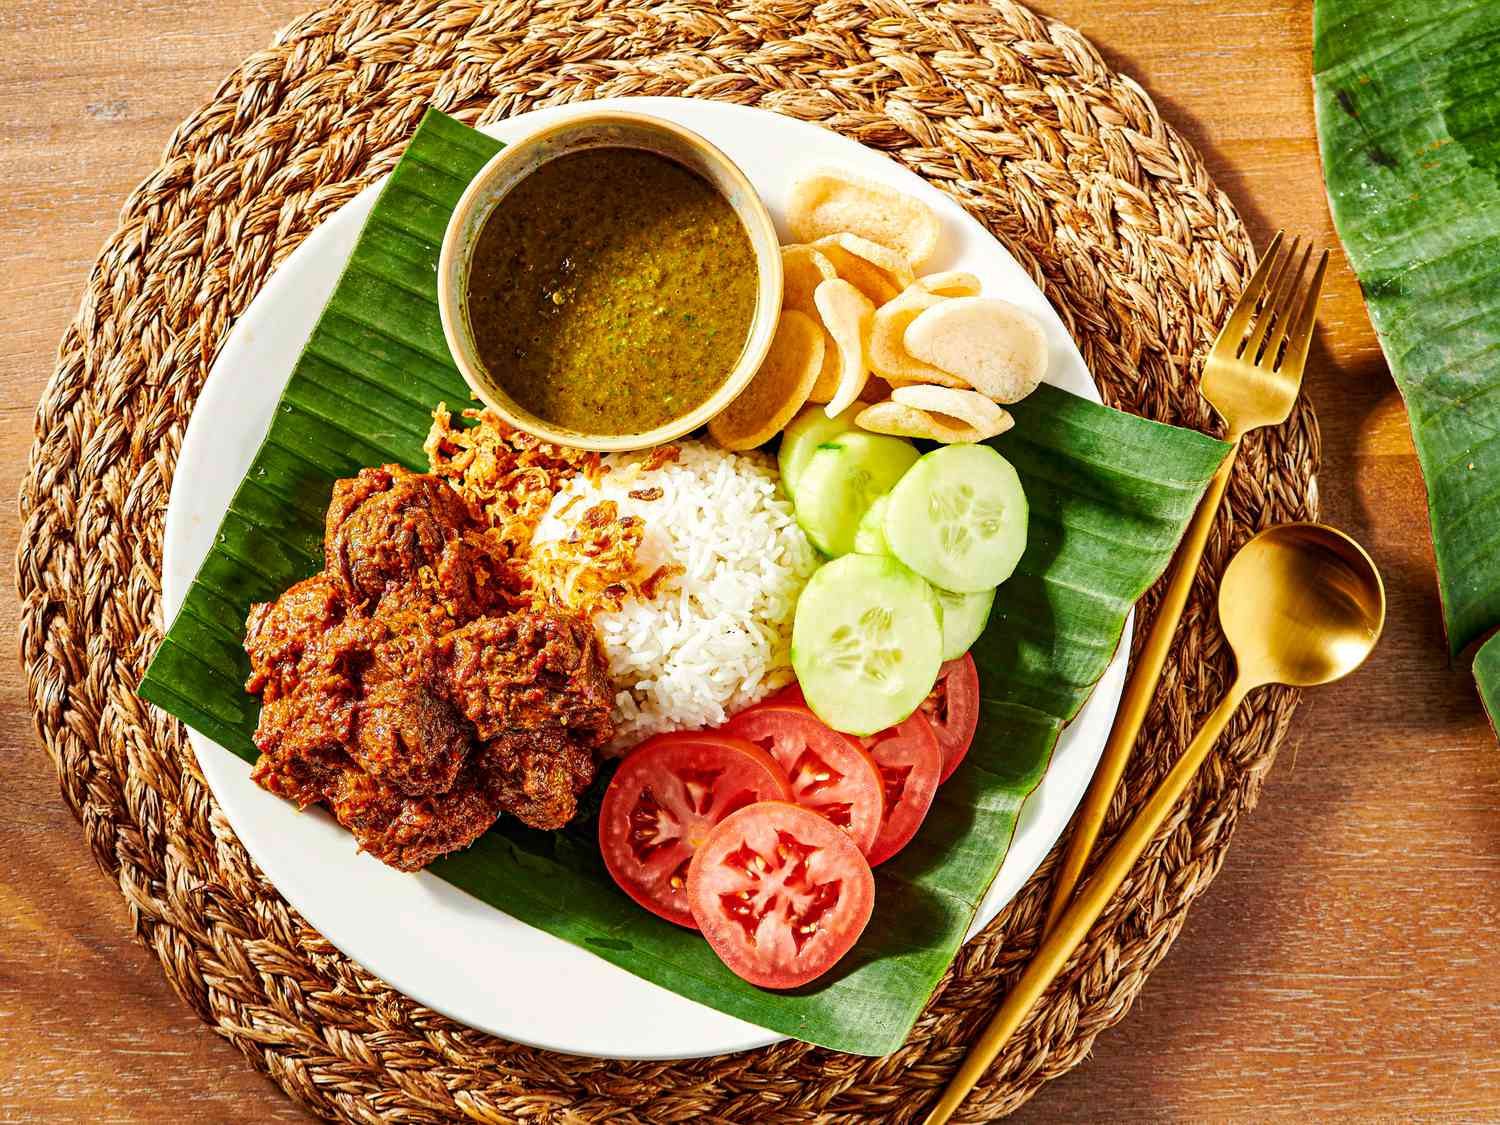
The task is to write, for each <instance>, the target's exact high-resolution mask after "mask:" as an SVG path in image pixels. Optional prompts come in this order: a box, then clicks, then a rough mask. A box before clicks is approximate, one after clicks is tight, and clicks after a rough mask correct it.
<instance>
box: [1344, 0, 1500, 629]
mask: <svg viewBox="0 0 1500 1125" xmlns="http://www.w3.org/2000/svg"><path fill="white" fill-rule="evenodd" d="M1314 35H1315V45H1314V70H1315V77H1314V84H1315V87H1316V98H1317V118H1318V137H1319V141H1320V144H1321V147H1322V153H1323V169H1324V173H1325V175H1326V177H1327V185H1328V198H1329V203H1330V205H1331V207H1332V210H1333V218H1334V222H1335V223H1336V224H1337V226H1338V231H1339V236H1340V238H1341V239H1342V240H1343V243H1344V248H1345V250H1346V251H1347V252H1348V255H1349V261H1350V263H1351V264H1352V265H1353V266H1354V270H1355V272H1356V273H1357V274H1358V275H1359V280H1360V285H1361V286H1362V287H1363V289H1364V294H1365V301H1366V303H1367V304H1368V306H1369V310H1370V319H1371V321H1372V322H1373V323H1374V325H1375V330H1376V332H1377V333H1378V334H1379V337H1380V345H1381V347H1382V348H1383V349H1384V351H1385V355H1386V359H1387V360H1388V361H1389V362H1390V366H1391V372H1392V374H1393V375H1394V376H1395V379H1396V385H1397V386H1398V387H1399V388H1400V390H1401V394H1402V396H1403V397H1404V399H1405V401H1406V407H1407V412H1408V414H1409V416H1410V419H1411V432H1412V439H1413V441H1414V442H1415V445H1416V449H1417V457H1418V459H1419V461H1420V462H1421V466H1422V474H1423V477H1424V478H1425V481H1426V485H1427V503H1428V517H1429V522H1430V526H1431V531H1432V544H1433V554H1434V556H1435V558H1436V561H1437V571H1438V588H1439V591H1440V593H1441V596H1442V602H1443V613H1444V620H1445V624H1446V628H1447V633H1448V645H1449V649H1450V654H1451V656H1454V657H1456V656H1458V655H1459V654H1460V653H1461V652H1463V651H1464V650H1465V649H1466V648H1468V646H1469V645H1471V644H1472V643H1473V642H1474V641H1476V640H1478V639H1479V638H1480V637H1482V636H1483V635H1484V634H1486V633H1487V632H1489V631H1490V630H1491V629H1493V628H1494V627H1495V626H1496V625H1497V624H1500V518H1497V508H1500V184H1497V181H1496V177H1497V176H1500V4H1496V3H1494V2H1493V0H1318V4H1317V9H1316V16H1315V20H1314Z"/></svg>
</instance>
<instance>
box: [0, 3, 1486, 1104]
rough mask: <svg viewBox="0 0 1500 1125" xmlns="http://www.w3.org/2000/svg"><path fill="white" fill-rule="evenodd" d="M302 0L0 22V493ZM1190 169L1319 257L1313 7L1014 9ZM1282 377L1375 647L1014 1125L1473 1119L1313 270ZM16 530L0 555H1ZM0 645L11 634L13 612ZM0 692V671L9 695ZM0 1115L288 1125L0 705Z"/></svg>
mask: <svg viewBox="0 0 1500 1125" xmlns="http://www.w3.org/2000/svg"><path fill="white" fill-rule="evenodd" d="M305 3H306V0H217V2H213V3H209V2H203V0H198V2H186V3H179V2H175V0H121V2H118V3H114V4H110V5H98V4H88V3H84V2H83V0H5V3H4V4H3V5H0V122H3V128H0V137H3V141H0V177H3V182H4V183H5V185H6V192H5V195H4V197H3V202H0V246H3V247H4V254H5V257H6V274H5V276H6V279H7V281H8V282H9V284H8V285H7V287H6V293H5V298H4V301H3V304H0V329H3V331H0V451H3V454H4V456H3V458H0V490H3V491H4V492H5V494H6V495H11V496H14V495H15V493H16V490H17V488H18V484H19V479H20V474H21V472H22V471H23V469H24V463H25V456H26V450H27V447H28V445H29V443H30V440H31V418H32V411H33V407H34V405H35V403H36V400H37V398H38V397H39V395H40V394H41V391H42V387H43V385H44V383H45V381H46V379H47V376H48V375H49V373H50V370H51V365H52V359H53V354H54V350H55V347H56V342H57V340H58V339H59V337H60V336H61V334H62V330H63V327H64V325H65V323H66V322H67V320H68V318H69V317H70V316H71V314H72V312H73V309H74V307H75V304H76V301H77V297H78V294H79V292H80V290H81V286H82V282H83V279H84V277H85V275H86V272H87V270H88V267H89V265H90V263H91V262H92V260H93V257H94V255H95V253H96V251H97V249H98V247H99V245H100V244H101V243H102V241H103V239H104V238H105V236H106V235H107V233H108V232H109V230H110V229H111V227H112V225H113V222H114V218H115V214H116V211H117V208H118V206H119V203H120V201H121V200H122V199H123V198H124V196H125V194H126V193H127V191H128V190H129V189H130V188H131V187H132V186H133V185H134V184H135V183H136V181H137V180H139V179H140V178H141V177H142V176H143V175H145V173H146V172H147V171H148V170H149V169H150V168H151V167H152V166H153V164H154V163H155V160H156V155H157V153H158V151H159V149H160V147H161V146H162V144H163V143H164V142H165V140H166V138H167V135H168V134H169V132H170V131H171V129H172V127H173V126H174V125H175V124H176V123H177V122H178V121H179V120H181V119H182V118H183V117H184V116H185V115H186V114H187V113H188V112H189V111H190V110H191V109H192V108H194V107H195V106H196V105H197V104H199V103H200V102H201V101H202V100H204V99H205V98H206V97H207V96H208V94H209V93H210V92H211V91H212V89H213V87H214V86H215V84H216V83H217V82H218V80H219V78H220V76H222V75H223V74H224V73H225V72H226V71H227V70H228V69H229V68H230V67H231V66H233V65H234V64H235V63H237V62H238V61H239V60H240V59H241V58H243V57H244V56H245V55H247V54H249V53H250V52H251V51H253V50H255V49H256V48H257V47H259V46H260V45H262V44H263V43H265V42H266V41H267V39H268V38H269V36H270V35H271V34H272V32H273V30H274V29H275V28H276V27H278V26H280V25H281V24H283V23H285V22H286V21H287V20H289V19H290V18H291V17H292V16H293V15H295V14H297V12H299V11H300V10H301V9H302V8H303V7H304V6H305ZM1034 6H1035V7H1037V8H1039V9H1040V10H1042V11H1044V12H1046V13H1048V14H1051V15H1055V16H1057V17H1058V18H1060V19H1063V20H1065V21H1067V22H1069V23H1071V24H1073V25H1074V26H1076V27H1079V28H1080V29H1082V30H1083V31H1084V32H1085V33H1086V34H1087V35H1089V36H1090V38H1092V39H1093V41H1094V42H1095V43H1096V44H1097V45H1098V46H1099V47H1100V48H1101V49H1102V50H1103V52H1104V53H1105V56H1106V57H1107V58H1108V59H1109V61H1110V62H1111V63H1112V64H1113V65H1115V66H1116V67H1118V68H1119V69H1121V70H1123V71H1125V72H1126V73H1129V74H1131V75H1133V76H1134V77H1136V78H1137V79H1138V80H1139V81H1140V82H1141V83H1142V85H1143V86H1144V87H1145V88H1146V89H1147V90H1148V91H1150V93H1151V94H1152V96H1153V97H1154V98H1155V99H1156V101H1157V102H1158V104H1159V105H1160V106H1161V107H1162V109H1163V111H1164V113H1165V114H1166V115H1167V117H1168V118H1169V119H1170V120H1172V121H1173V123H1174V124H1176V126H1177V127H1178V128H1179V129H1181V130H1182V131H1183V132H1184V133H1185V134H1186V135H1187V136H1188V137H1189V138H1190V139H1192V140H1193V141H1194V143H1196V144H1197V145H1198V146H1199V148H1200V149H1201V150H1202V151H1203V153H1204V154H1205V156H1206V157H1207V159H1208V162H1209V166H1210V169H1211V171H1212V172H1213V174H1214V176H1215V177H1216V179H1217V180H1218V182H1219V183H1220V184H1221V185H1222V186H1223V187H1224V188H1225V189H1226V190H1228V191H1229V193H1230V194H1231V196H1232V197H1233V198H1234V199H1235V201H1236V203H1237V204H1238V205H1239V207H1240V210H1241V213H1242V214H1243V215H1244V216H1245V219H1246V221H1247V222H1248V223H1249V224H1250V227H1251V230H1252V233H1253V234H1254V235H1255V237H1256V240H1257V241H1258V242H1264V241H1265V239H1266V238H1267V237H1269V235H1270V233H1271V232H1272V231H1273V230H1274V229H1275V228H1276V227H1279V226H1284V227H1286V228H1287V229H1288V230H1293V231H1298V232H1301V233H1304V234H1309V235H1311V236H1313V237H1314V238H1316V239H1318V240H1319V241H1320V242H1322V243H1325V244H1328V245H1335V244H1336V240H1335V237H1334V233H1333V229H1332V225H1331V223H1330V221H1329V217H1328V211H1327V206H1326V203H1325V200H1324V197H1323V190H1322V186H1321V180H1320V174H1319V166H1318V156H1317V145H1316V141H1315V138H1314V132H1313V116H1312V103H1311V86H1310V82H1311V78H1310V74H1309V58H1310V38H1311V30H1310V22H1311V12H1310V4H1308V3H1305V2H1300V3H1299V2H1297V0H1262V3H1260V4H1258V5H1254V6H1250V5H1239V4H1230V3H1227V2H1219V3H1210V2H1206V0H1172V2H1168V0H1038V2H1037V3H1036V4H1035V5H1034ZM1335 263H1336V268H1335V270H1334V272H1333V275H1332V279H1331V286H1330V291H1329V293H1328V296H1327V298H1326V299H1325V302H1324V305H1323V309H1322V316H1321V321H1320V324H1321V329H1320V336H1319V339H1318V342H1317V345H1316V349H1315V353H1314V360H1313V363H1312V367H1311V372H1310V375H1309V378H1308V393H1309V394H1310V395H1311V396H1312V397H1313V400H1314V402H1315V403H1316V405H1317V408H1318V413H1319V417H1320V419H1321V421H1322V427H1323V438H1324V454H1325V456H1324V467H1323V471H1322V474H1321V476H1320V485H1321V490H1322V496H1323V510H1324V514H1325V518H1327V519H1328V520H1330V521H1331V522H1334V523H1337V524H1338V525H1340V526H1342V527H1344V528H1346V529H1348V530H1349V531H1351V532H1352V533H1353V534H1355V535H1356V536H1358V537H1359V538H1360V539H1361V540H1362V541H1363V542H1365V544H1366V545H1367V546H1368V547H1369V548H1370V549H1371V551H1372V552H1373V553H1374V555H1375V557H1376V559H1377V560H1378V561H1379V563H1380V564H1381V566H1382V568H1383V570H1384V573H1385V576H1386V580H1387V583H1388V588H1389V593H1390V602H1391V616H1390V621H1389V624H1388V627H1387V634H1386V641H1385V643H1384V644H1383V646H1382V648H1381V649H1380V651H1379V652H1378V653H1377V655H1376V657H1375V658H1374V660H1373V661H1372V662H1371V664H1370V665H1369V666H1368V667H1367V668H1366V669H1365V670H1363V671H1362V672H1361V673H1359V674H1358V675H1357V676H1356V677H1355V678H1354V679H1352V680H1350V681H1347V682H1346V683H1344V684H1341V685H1337V686H1335V687H1332V688H1329V689H1325V690H1323V691H1320V692H1316V693H1310V694H1309V695H1308V696H1307V698H1306V701H1305V702H1304V704H1303V709H1302V710H1301V711H1300V712H1299V714H1298V718H1297V721H1296V725H1295V727H1294V729H1293V732H1292V735H1291V738H1290V740H1289V743H1288V745H1287V747H1286V749H1285V750H1284V751H1283V755H1282V760H1281V761H1280V763H1279V764H1278V766H1277V768H1276V770H1275V771H1274V773H1273V774H1272V777H1271V780H1270V782H1269V783H1268V785H1267V787H1266V790H1265V793H1264V795H1263V799H1262V802H1261V806H1260V808H1259V809H1258V810H1257V811H1256V813H1255V815H1254V816H1252V817H1251V818H1250V819H1249V820H1248V822H1247V823H1245V824H1244V825H1243V827H1242V828H1241V829H1240V831H1239V833H1238V835H1237V836H1236V846H1235V848H1234V849H1233V851H1232V852H1231V853H1230V856H1229V858H1228V860H1227V862H1226V864H1225V869H1224V872H1223V874H1222V875H1221V876H1220V878H1219V880H1218V881H1217V882H1216V883H1215V884H1214V886H1213V888H1212V889H1211V891H1210V892H1209V894H1208V896H1207V897H1206V899H1205V900H1204V901H1203V902H1202V903H1201V904H1200V905H1199V906H1198V908H1197V909H1195V910H1194V912H1193V913H1192V915H1191V916H1190V918H1189V921H1188V924H1187V929H1186V930H1185V932H1184V934H1183V936H1182V938H1181V940H1180V941H1179V942H1178V943H1177V945H1176V946H1175V947H1174V949H1173V951H1172V953H1171V955H1170V956H1169V957H1168V959H1167V961H1166V963H1165V964H1164V965H1163V966H1162V967H1161V968H1160V969H1159V970H1158V971H1157V973H1156V974H1155V975H1154V976H1153V977H1152V978H1151V981H1150V983H1149V984H1148V985H1147V988H1146V990H1145V992H1144V993H1143V994H1142V996H1141V998H1140V1001H1139V1002H1138V1004H1137V1005H1136V1009H1135V1011H1134V1012H1132V1013H1131V1015H1130V1017H1129V1018H1128V1019H1127V1020H1126V1021H1125V1023H1124V1024H1122V1025H1121V1026H1120V1027H1118V1028H1116V1029H1115V1030H1114V1031H1112V1032H1111V1033H1109V1034H1107V1035H1106V1036H1104V1037H1103V1038H1101V1040H1100V1041H1099V1043H1098V1045H1097V1047H1096V1050H1095V1053H1094V1057H1093V1059H1092V1060H1091V1061H1090V1062H1088V1063H1087V1064H1085V1065H1084V1066H1082V1067H1080V1068H1079V1069H1078V1070H1076V1071H1074V1072H1073V1073H1072V1074H1071V1075H1069V1076H1068V1077H1066V1078H1064V1079H1062V1080H1060V1081H1058V1082H1056V1083H1054V1084H1053V1085H1052V1086H1050V1087H1049V1088H1047V1089H1046V1090H1044V1091H1043V1092H1042V1094H1041V1095H1040V1096H1038V1097H1037V1098H1036V1099H1035V1100H1033V1101H1032V1102H1031V1103H1030V1104H1029V1105H1028V1106H1026V1107H1025V1108H1024V1109H1023V1110H1022V1111H1021V1112H1020V1113H1019V1114H1018V1115H1017V1116H1018V1117H1019V1118H1020V1119H1021V1120H1024V1121H1078V1120H1110V1119H1113V1120H1152V1121H1160V1120H1204V1119H1214V1120H1244V1121H1250V1120H1255V1121H1267V1120H1273V1121H1274V1120H1292V1119H1300V1118H1304V1117H1307V1116H1311V1115H1316V1116H1318V1117H1320V1118H1324V1119H1329V1118H1362V1119H1369V1118H1387V1119H1388V1118H1406V1117H1414V1116H1422V1117H1427V1118H1452V1119H1460V1118H1463V1119H1476V1118H1477V1119H1486V1118H1489V1119H1493V1118H1495V1117H1497V1116H1500V1064H1497V1063H1496V1062H1495V1061H1494V1052H1493V1044H1494V1042H1495V1041H1496V1038H1497V1037H1500V999H1497V997H1500V994H1497V992H1496V989H1495V985H1494V982H1495V980H1497V979H1500V949H1497V948H1496V947H1495V943H1493V942H1492V941H1491V935H1492V934H1493V932H1494V928H1495V925H1496V921H1497V917H1500V878H1497V876H1500V786H1497V784H1496V776H1497V756H1496V747H1495V744H1494V741H1493V739H1492V737H1491V735H1490V732H1489V729H1488V727H1487V725H1486V724H1485V722H1484V719H1483V716H1482V713H1481V712H1480V709H1479V706H1478V703H1477V699H1476V697H1475V694H1474V691H1473V687H1472V684H1471V682H1470V680H1469V677H1468V674H1467V671H1466V670H1464V669H1456V668H1450V667H1449V665H1448V663H1447V660H1446V657H1445V647H1444V644H1443V640H1442V631H1441V629H1442V627H1441V621H1440V617H1439V614H1438V606H1437V591H1436V584H1435V582H1434V579H1433V573H1432V558H1431V549H1430V546H1429V544H1428V539H1427V527H1426V518H1425V511H1424V506H1423V496H1422V486H1421V482H1420V480H1419V479H1418V476H1417V472H1416V463H1415V459H1414V456H1413V454H1412V450H1411V441H1410V437H1409V435H1408V432H1407V428H1406V421H1405V416H1404V414H1403V413H1402V411H1401V407H1400V400H1399V398H1398V397H1397V396H1396V392H1395V389H1394V387H1393V385H1392V383H1391V381H1390V377H1389V375H1388V374H1387V372H1386V369H1385V365H1384V363H1383V361H1382V359H1381V356H1380V352H1379V350H1378V348H1377V346H1376V344H1375V340H1374V336H1373V334H1372V332H1371V330H1370V326H1369V322H1368V320H1367V318H1366V316H1365V312H1364V307H1363V304H1362V303H1361V301H1360V297H1359V290H1358V286H1357V285H1356V283H1355V282H1354V279H1353V278H1352V276H1351V275H1350V273H1349V271H1348V267H1347V265H1346V263H1345V262H1344V261H1343V260H1342V257H1336V259H1335ZM16 534H17V521H16V514H15V511H14V509H13V508H6V509H0V540H3V546H4V550H5V551H6V552H7V553H9V552H12V551H13V550H14V546H15V537H16ZM0 618H3V623H4V627H5V629H6V631H7V632H8V633H9V635H11V636H12V637H14V636H15V627H16V606H15V598H14V594H13V592H11V591H10V590H6V591H5V592H4V593H3V596H0ZM13 667H14V666H13ZM0 740H3V744H4V745H5V746H7V747H10V748H12V753H11V754H10V755H9V757H8V759H7V764H8V766H9V769H8V771H7V776H6V779H5V781H6V783H5V784H4V786H3V787H0V1120H5V1121H30V1120H37V1121H40V1120H91V1121H97V1122H146V1121H156V1120H160V1119H163V1118H166V1117H168V1116H170V1117H172V1118H175V1119H177V1120H182V1121H214V1122H238V1121H246V1122H250V1121H256V1122H264V1121H282V1120H286V1121H291V1120H296V1119H298V1118H299V1117H300V1116H301V1114H300V1112H299V1111H297V1110H296V1109H294V1108H293V1107H292V1106H291V1105H290V1104H289V1103H288V1102H286V1101H285V1099H283V1098H282V1097H281V1095H280V1094H279V1092H278V1091H277V1090H275V1089H274V1088H273V1087H272V1086H271V1085H269V1084H268V1083H266V1082H264V1081H263V1080H262V1079H260V1078H259V1077H258V1076H256V1075H255V1074H254V1073H253V1072H251V1071H250V1070H249V1069H248V1068H247V1067H246V1066H245V1064H244V1062H243V1060H242V1059H241V1057H240V1056H239V1054H238V1053H237V1052H236V1051H234V1050H233V1049H232V1048H231V1047H230V1046H228V1045H227V1044H226V1043H223V1042H222V1041H220V1040H218V1039H217V1038H215V1037H214V1036H213V1035H212V1034H211V1033H210V1032H208V1031H207V1030H206V1029H204V1028H203V1027H202V1026H201V1025H200V1024H199V1023H198V1022H197V1021H196V1019H194V1018H193V1017H192V1016H191V1015H190V1013H189V1012H188V1011H187V1009H186V1008H185V1007H183V1005H182V1004H181V1003H180V1002H179V1001H178V1000H177V999H176V998H175V997H174V996H173V995H172V994H171V991H170V989H169V988H168V987H167V986H166V985H165V983H164V981H163V978H162V975H161V973H160V972H159V970H158V969H157V967H156V962H155V961H154V959H153V958H152V957H151V956H150V955H149V954H148V953H146V952H145V951H144V950H142V949H140V948H139V947H138V946H136V945H135V944H134V943H133V942H132V941H131V940H130V939H129V938H128V936H127V934H128V931H129V920H128V917H127V914H126V909H125V906H124V903H123V901H122V899H121V898H120V895H119V892H118V890H117V889H116V888H115V887H114V886H112V885H111V884H110V883H109V881H108V880H107V879H105V878H104V877H102V876H101V874H100V873H99V872H98V871H97V870H96V869H95V868H94V866H93V864H92V863H91V861H90V859H89V858H88V855H87V852H86V849H85V847H84V844H83V840H82V836H81V834H80V832H79V829H78V826H77V825H76V823H75V822H74V821H73V819H72V817H71V816H70V815H69V814H68V813H67V812H66V810H65V809H64V807H63V805H62V803H61V801H60V800H59V798H58V796H57V785H56V780H55V777H54V775H53V772H52V767H51V764H50V763H49V762H48V761H47V760H46V757H45V755H43V754H42V753H41V752H40V750H39V749H38V748H37V742H36V739H35V737H34V735H33V732H32V724H31V719H30V716H29V714H28V713H27V704H26V699H25V695H24V691H23V689H22V687H21V684H20V680H19V677H17V676H12V677H8V678H7V679H6V680H5V682H4V684H3V686H0Z"/></svg>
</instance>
